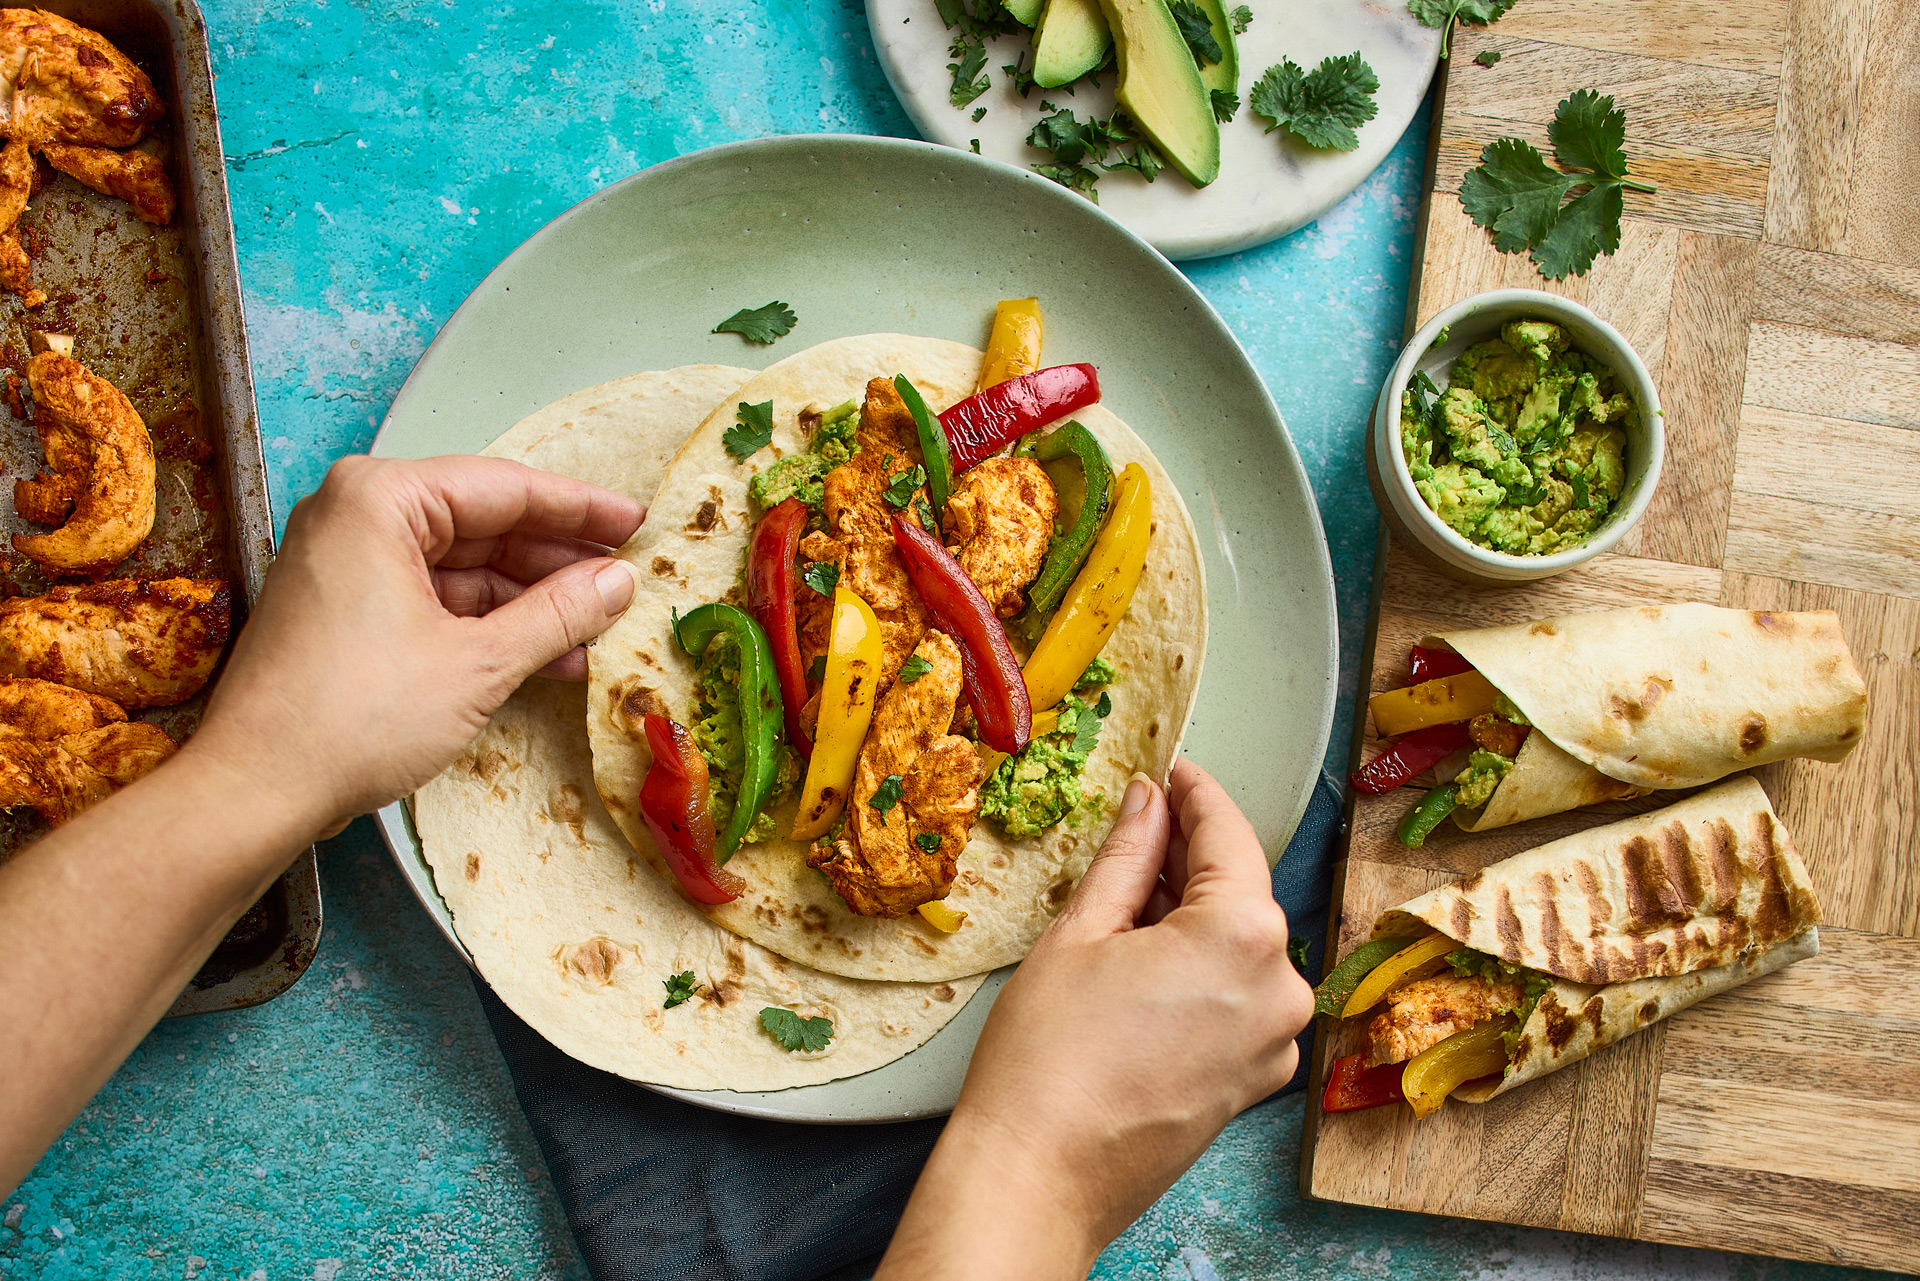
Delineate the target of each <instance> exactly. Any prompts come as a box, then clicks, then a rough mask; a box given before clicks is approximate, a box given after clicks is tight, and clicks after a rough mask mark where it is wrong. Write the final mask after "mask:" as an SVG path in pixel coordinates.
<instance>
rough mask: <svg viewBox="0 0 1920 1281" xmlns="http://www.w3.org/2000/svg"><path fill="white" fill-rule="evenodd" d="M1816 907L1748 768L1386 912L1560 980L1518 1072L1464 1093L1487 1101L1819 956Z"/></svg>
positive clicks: (1524, 1041) (1525, 1036) (1523, 1043)
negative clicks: (1716, 783)
mask: <svg viewBox="0 0 1920 1281" xmlns="http://www.w3.org/2000/svg"><path fill="white" fill-rule="evenodd" d="M1819 922H1820V904H1819V901H1818V899H1816V898H1815V896H1814V893H1813V887H1812V884H1811V883H1810V882H1809V880H1808V878H1807V870H1806V867H1805V866H1804V865H1803V864H1802V863H1801V861H1800V855H1799V853H1798V852H1797V851H1796V850H1795V849H1794V846H1793V838H1792V837H1791V836H1790V835H1789V834H1788V833H1787V829H1786V828H1785V827H1784V826H1783V825H1782V824H1781V822H1780V820H1779V818H1778V816H1776V815H1775V814H1774V812H1773V807H1772V805H1770V804H1769V803H1768V801H1767V795H1766V793H1765V792H1764V791H1762V790H1761V788H1760V785H1759V784H1758V783H1756V782H1755V781H1754V780H1753V778H1752V777H1751V776H1750V775H1743V776H1741V777H1740V778H1737V779H1734V780H1732V781H1730V782H1727V783H1724V784H1722V785H1721V786H1719V787H1716V788H1713V789H1712V790H1710V791H1707V792H1702V793H1700V794H1699V795H1698V796H1693V797H1689V798H1688V799H1686V800H1684V801H1681V802H1680V803H1679V804H1677V805H1670V806H1668V807H1667V808H1666V809H1663V810H1656V811H1654V812H1653V813H1650V814H1642V815H1639V816H1637V817H1634V818H1630V819H1626V820H1623V821H1622V822H1618V823H1611V824H1608V825H1607V826H1605V827H1597V828H1593V829H1591V830H1589V831H1585V832H1578V833H1576V834H1574V835H1572V836H1568V837H1565V838H1563V839H1561V840H1557V841H1553V842H1550V843H1549V844H1546V845H1542V846H1539V847H1538V848H1536V849H1532V850H1527V851H1525V852H1523V853H1520V854H1515V855H1514V856H1513V857H1511V858H1508V859H1503V860H1502V861H1500V862H1498V863H1495V864H1494V865H1493V866H1491V867H1489V868H1486V869H1485V870H1483V871H1480V872H1478V873H1475V874H1474V875H1473V876H1470V877H1468V878H1466V879H1465V880H1463V881H1459V882H1457V883H1455V884H1453V885H1448V886H1444V887H1442V888H1440V889H1437V890H1433V891H1431V892H1430V893H1427V894H1423V895H1421V896H1420V897H1419V898H1416V899H1413V900H1412V901H1410V902H1407V903H1403V904H1402V905H1400V906H1399V907H1397V908H1394V909H1392V910H1391V911H1389V912H1386V913H1384V914H1383V915H1382V916H1381V917H1380V919H1379V921H1378V922H1377V923H1376V925H1375V927H1374V937H1375V938H1396V937H1410V936H1413V935H1416V934H1424V933H1425V932H1426V930H1427V929H1428V928H1432V929H1435V930H1438V931H1440V932H1441V933H1442V934H1445V935H1447V936H1448V937H1449V938H1452V939H1456V940H1458V941H1459V942H1461V943H1463V944H1465V945H1466V946H1468V947H1472V948H1476V949H1478V950H1479V951H1482V952H1486V953H1489V954H1490V955H1493V956H1498V957H1500V958H1501V959H1502V960H1505V961H1508V962H1509V963H1512V964H1515V965H1525V966H1528V967H1530V968H1532V969H1536V970H1540V971H1542V972H1544V973H1547V974H1551V975H1553V976H1554V977H1555V980H1556V981H1555V983H1554V985H1553V987H1552V988H1551V989H1550V990H1549V991H1548V992H1546V993H1545V994H1544V995H1543V996H1542V997H1541V998H1540V1003H1539V1005H1538V1006H1537V1007H1536V1008H1535V1010H1534V1012H1533V1015H1532V1017H1531V1018H1529V1019H1528V1020H1527V1024H1526V1026H1525V1027H1524V1028H1522V1029H1521V1036H1520V1041H1519V1048H1518V1050H1517V1051H1516V1053H1515V1055H1514V1066H1513V1070H1512V1071H1510V1072H1509V1073H1508V1074H1507V1075H1506V1077H1505V1078H1504V1079H1503V1080H1501V1081H1499V1082H1488V1083H1477V1084H1474V1085H1470V1086H1465V1087H1462V1088H1461V1089H1458V1090H1455V1091H1454V1094H1453V1097H1455V1098H1461V1099H1465V1100H1467V1101H1468V1102H1470V1103H1480V1102H1485V1101H1486V1100H1487V1099H1490V1098H1492V1097H1494V1096H1495V1095H1497V1094H1503V1093H1505V1092H1506V1091H1507V1090H1510V1089H1512V1088H1514V1087H1515V1086H1518V1085H1522V1084H1524V1083H1526V1082H1527V1081H1530V1080H1533V1079H1534V1078H1535V1077H1538V1076H1543V1075H1545V1074H1546V1073H1548V1072H1553V1071H1557V1070H1558V1069H1560V1068H1563V1067H1565V1066H1566V1065H1567V1064H1569V1063H1573V1062H1577V1061H1578V1060H1580V1059H1583V1058H1585V1057H1586V1056H1587V1055H1589V1054H1591V1053H1593V1052H1594V1051H1595V1050H1597V1049H1600V1048H1601V1047H1603V1046H1606V1045H1610V1044H1612V1043H1613V1042H1615V1041H1618V1040H1620V1039H1621V1038H1623V1037H1626V1036H1631V1035H1632V1034H1633V1033H1635V1032H1638V1031H1639V1030H1640V1029H1641V1028H1644V1027H1647V1026H1649V1025H1650V1024H1653V1023H1656V1022H1658V1021H1659V1020H1661V1019H1663V1018H1666V1017H1667V1016H1668V1015H1670V1014H1672V1013H1674V1012H1675V1011H1677V1010H1683V1009H1685V1008H1686V1007H1687V1006H1689V1005H1692V1004H1694V1003H1695V1002H1697V1001H1702V1000H1705V999H1706V998H1707V997H1709V996H1713V995H1715V994H1716V993H1719V992H1724V991H1726V990H1728V989H1729V988H1733V987H1738V986H1739V985H1740V984H1742V983H1745V982H1747V981H1748V980H1749V979H1753V978H1757V977H1759V976H1760V975H1762V974H1767V973H1771V972H1772V971H1773V970H1776V969H1779V968H1780V967H1781V966H1784V965H1790V964H1792V963H1793V962H1794V961H1798V960H1803V959H1805V958H1806V957H1809V956H1812V955H1814V954H1815V953H1817V952H1818V951H1819V950H1820V941H1819V931H1818V930H1817V929H1816V928H1815V927H1816V926H1817V925H1818V924H1819Z"/></svg>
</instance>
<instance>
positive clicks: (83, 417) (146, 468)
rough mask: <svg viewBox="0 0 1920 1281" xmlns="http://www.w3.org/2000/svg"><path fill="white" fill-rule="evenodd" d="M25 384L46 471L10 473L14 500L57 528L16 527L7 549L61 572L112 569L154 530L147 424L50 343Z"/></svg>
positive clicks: (113, 390)
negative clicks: (16, 476) (23, 530)
mask: <svg viewBox="0 0 1920 1281" xmlns="http://www.w3.org/2000/svg"><path fill="white" fill-rule="evenodd" d="M27 385H28V386H29V387H31V388H32V389H33V402H34V429H35V430H36V431H37V432H39V434H40V441H41V444H42V445H43V446H44V447H45V449H46V452H47V471H45V472H42V473H41V474H40V475H38V476H35V477H34V478H33V479H32V480H21V481H15V482H14V486H13V505H14V507H15V508H17V509H18V510H19V512H20V514H21V515H22V516H25V517H26V518H27V519H28V520H32V521H38V522H40V523H41V524H43V525H59V526H60V528H59V529H57V530H55V531H53V532H52V533H50V534H15V535H14V536H13V547H14V550H15V551H17V552H19V553H20V554H21V555H23V556H27V557H29V558H31V559H33V560H35V561H38V562H39V563H40V564H42V565H44V566H46V567H47V568H48V569H50V570H52V571H53V572H55V573H60V574H84V573H90V572H94V571H97V570H104V569H110V568H112V567H113V566H114V565H117V564H119V563H120V562H121V561H123V560H125V559H126V558H127V557H128V556H130V555H132V554H133V550H134V549H135V548H136V547H138V546H139V545H140V541H141V540H142V539H144V538H145V537H146V536H147V535H148V534H149V533H151V532H152V531H153V516H154V477H155V468H154V460H153V439H152V437H150V436H149V435H148V434H147V425H146V423H144V422H142V421H141V419H140V415H139V414H138V413H137V412H135V410H134V408H133V405H132V404H131V403H130V402H129V401H128V400H127V398H126V397H125V396H123V395H121V394H120V392H119V389H118V388H116V387H114V385H113V384H112V383H110V382H108V381H107V380H106V379H104V378H102V377H100V376H99V375H98V374H96V373H94V372H93V371H92V370H90V369H88V368H87V367H86V366H85V365H83V364H81V363H80V362H79V361H77V360H74V359H73V358H71V357H69V356H63V355H60V354H59V353H57V352H52V351H43V352H41V353H40V354H39V355H37V356H35V357H34V358H33V359H32V360H31V361H29V362H27Z"/></svg>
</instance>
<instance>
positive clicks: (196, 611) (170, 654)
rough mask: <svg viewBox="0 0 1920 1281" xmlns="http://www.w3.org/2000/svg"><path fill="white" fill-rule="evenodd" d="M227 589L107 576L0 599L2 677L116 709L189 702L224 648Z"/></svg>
mask: <svg viewBox="0 0 1920 1281" xmlns="http://www.w3.org/2000/svg"><path fill="white" fill-rule="evenodd" d="M231 609H232V593H231V591H230V590H229V589H228V587H227V585H226V584H225V583H224V582H220V581H218V580H215V581H201V580H196V579H191V578H164V579H156V580H153V581H149V582H141V581H138V580H135V579H131V578H110V579H108V580H107V581H105V582H102V583H92V584H89V585H87V586H85V587H55V588H53V589H52V590H50V591H48V592H47V594H46V595H44V596H19V597H15V598H14V599H12V600H7V601H0V676H31V677H36V678H38V679H41V680H50V681H58V682H59V683H60V684H62V685H71V686H73V687H74V688H75V689H81V690H85V691H87V692H88V693H92V694H99V695H101V696H102V697H104V698H110V699H112V700H113V701H114V702H116V703H118V704H120V705H121V706H122V707H165V706H168V705H170V704H173V703H178V702H181V701H183V700H185V699H187V698H191V697H192V696H193V695H194V694H195V693H197V692H198V691H199V689H200V687H201V686H202V685H205V684H206V683H207V678H208V677H209V676H211V675H213V668H214V664H216V663H217V662H219V661H220V651H221V649H222V648H223V647H224V646H225V645H226V643H227V632H228V627H229V623H230V618H229V615H230V613H231Z"/></svg>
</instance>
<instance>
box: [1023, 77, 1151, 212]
mask: <svg viewBox="0 0 1920 1281" xmlns="http://www.w3.org/2000/svg"><path fill="white" fill-rule="evenodd" d="M1040 105H1041V106H1042V107H1043V108H1044V109H1046V111H1047V112H1048V114H1047V115H1044V116H1042V117H1041V118H1040V120H1039V122H1038V123H1037V124H1035V125H1034V127H1033V129H1032V130H1031V131H1030V132H1029V133H1028V134H1027V145H1028V146H1029V147H1036V148H1038V149H1039V150H1041V151H1045V152H1047V153H1049V154H1050V155H1051V156H1052V157H1053V162H1052V163H1051V164H1037V165H1034V166H1033V171H1034V172H1035V173H1037V174H1039V175H1040V176H1042V177H1044V178H1051V179H1052V180H1053V181H1055V182H1057V183H1059V184H1060V185H1061V186H1063V187H1065V188H1067V189H1068V190H1070V191H1077V192H1079V193H1080V194H1081V195H1083V196H1085V197H1086V198H1087V199H1089V200H1091V201H1093V202H1094V203H1095V204H1099V203H1100V196H1099V193H1098V192H1096V191H1095V190H1094V184H1095V183H1097V182H1099V181H1100V172H1099V171H1101V170H1104V171H1105V172H1108V173H1112V172H1113V171H1115V170H1117V169H1131V170H1133V171H1134V172H1135V173H1138V174H1139V175H1140V176H1141V177H1142V178H1144V179H1146V180H1147V181H1148V182H1152V181H1153V180H1154V179H1155V178H1156V177H1158V176H1159V174H1160V171H1161V169H1163V168H1165V163H1164V162H1163V161H1162V160H1161V158H1160V154H1159V153H1158V152H1156V151H1155V150H1153V148H1152V146H1151V145H1150V144H1149V143H1148V142H1146V140H1144V139H1142V138H1139V137H1137V136H1136V135H1135V133H1134V131H1133V126H1132V122H1131V121H1129V120H1127V118H1126V117H1125V116H1124V115H1122V114H1121V113H1120V112H1118V111H1116V112H1114V113H1113V115H1111V116H1109V117H1107V118H1106V119H1105V120H1102V119H1100V118H1099V117H1098V116H1095V117H1092V118H1091V119H1088V120H1080V119H1079V118H1077V117H1076V116H1075V115H1074V114H1073V112H1072V110H1071V109H1068V108H1060V109H1057V110H1056V109H1055V108H1054V107H1053V104H1051V103H1046V102H1043V103H1041V104H1040ZM1129 143H1130V144H1132V147H1133V149H1132V151H1131V152H1128V151H1124V150H1122V149H1121V148H1122V146H1123V144H1129Z"/></svg>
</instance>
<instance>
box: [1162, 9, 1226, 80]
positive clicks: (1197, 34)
mask: <svg viewBox="0 0 1920 1281" xmlns="http://www.w3.org/2000/svg"><path fill="white" fill-rule="evenodd" d="M1167 9H1168V10H1169V11H1170V12H1171V13H1172V14H1173V25H1174V26H1176V27H1178V28H1180V38H1181V39H1182V40H1185V41H1186V42H1187V48H1188V49H1189V50H1191V51H1192V53H1193V61H1194V65H1196V66H1201V67H1205V66H1209V65H1211V64H1212V63H1216V62H1218V61H1220V59H1222V58H1224V57H1226V56H1227V55H1226V54H1224V53H1222V52H1221V51H1220V42H1219V41H1218V40H1216V39H1214V38H1213V23H1212V22H1211V21H1209V20H1208V18H1207V11H1206V10H1205V9H1202V8H1201V7H1200V6H1199V5H1197V4H1195V3H1194V2H1193V0H1173V3H1172V4H1170V5H1168V6H1167Z"/></svg>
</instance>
